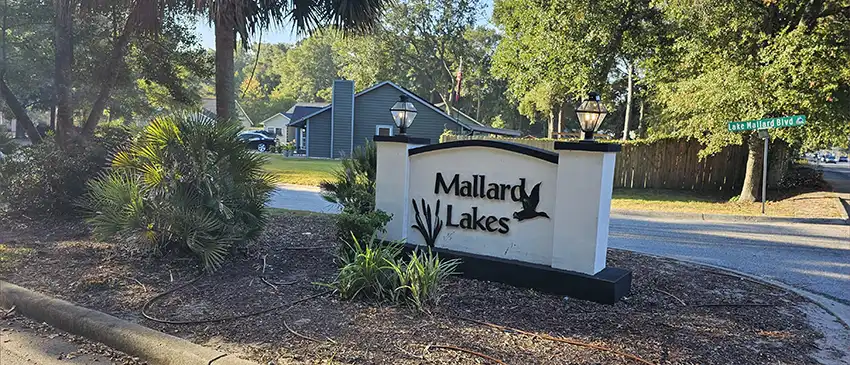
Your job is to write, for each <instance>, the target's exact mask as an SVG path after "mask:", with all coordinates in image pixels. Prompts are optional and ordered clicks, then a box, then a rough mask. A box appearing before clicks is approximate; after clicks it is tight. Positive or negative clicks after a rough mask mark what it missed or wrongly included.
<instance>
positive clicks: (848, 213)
mask: <svg viewBox="0 0 850 365" xmlns="http://www.w3.org/2000/svg"><path fill="white" fill-rule="evenodd" d="M835 204H836V205H838V213H840V214H841V218H842V219H844V220H845V221H847V222H850V201H848V202H844V200H843V199H841V198H839V197H835ZM848 224H850V223H848Z"/></svg>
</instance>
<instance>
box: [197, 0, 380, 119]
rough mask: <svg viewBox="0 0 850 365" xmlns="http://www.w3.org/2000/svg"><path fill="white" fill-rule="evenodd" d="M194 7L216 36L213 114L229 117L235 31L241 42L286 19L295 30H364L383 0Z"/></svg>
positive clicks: (205, 1)
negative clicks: (204, 14) (201, 11)
mask: <svg viewBox="0 0 850 365" xmlns="http://www.w3.org/2000/svg"><path fill="white" fill-rule="evenodd" d="M196 4H197V9H204V10H207V11H208V14H209V18H210V21H211V22H213V23H214V24H215V37H216V41H215V43H216V113H217V114H218V116H220V117H222V118H229V117H231V116H232V112H233V106H234V105H235V100H236V99H235V98H236V92H235V88H234V79H233V76H234V71H235V70H234V66H233V50H234V48H235V47H236V34H237V33H238V34H239V37H240V40H241V41H242V42H241V43H242V44H244V45H248V44H250V42H249V37H250V36H251V35H253V34H257V33H258V32H259V31H260V30H261V29H264V28H267V27H268V26H269V25H271V24H278V25H282V24H283V22H284V21H286V20H288V21H291V22H292V23H293V24H294V28H295V29H296V30H297V31H298V32H299V33H309V32H312V31H314V30H316V29H318V28H320V27H322V26H325V25H329V26H332V27H336V28H340V29H344V30H347V31H355V32H356V31H364V30H368V29H371V28H372V27H373V26H374V25H375V24H376V22H377V21H378V19H379V18H380V15H381V12H382V11H383V9H384V6H385V0H354V1H342V2H340V1H336V0H319V1H307V2H303V1H294V2H289V1H278V0H250V1H242V0H200V1H198V2H197V3H196Z"/></svg>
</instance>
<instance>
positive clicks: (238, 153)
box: [84, 114, 273, 271]
mask: <svg viewBox="0 0 850 365" xmlns="http://www.w3.org/2000/svg"><path fill="white" fill-rule="evenodd" d="M240 130H241V126H240V125H239V124H237V123H234V122H229V121H216V120H214V119H211V118H209V117H206V116H204V115H203V114H186V115H172V116H168V117H163V118H159V119H156V120H154V121H152V122H151V123H150V124H149V125H148V126H147V127H146V128H145V129H144V131H143V132H142V134H141V135H140V136H139V138H138V139H137V140H136V141H134V142H133V144H132V146H131V147H130V148H129V149H127V150H124V151H121V152H119V153H117V154H116V155H115V157H114V158H113V159H112V164H111V169H110V171H109V172H108V173H106V174H104V175H102V176H100V177H99V178H97V179H94V180H93V181H90V182H89V183H88V189H89V191H88V193H87V195H86V197H85V200H84V205H85V206H86V208H87V209H88V210H89V218H88V222H89V223H90V224H91V225H92V226H93V232H94V234H95V235H96V236H98V237H101V238H113V239H118V240H120V241H124V242H131V243H137V244H141V245H142V246H143V247H147V248H149V249H151V250H154V251H157V252H183V253H190V254H192V255H194V256H196V257H197V258H198V259H199V260H200V262H201V264H202V265H203V267H204V269H205V270H207V271H214V270H216V269H217V268H219V267H220V266H221V264H222V263H223V262H224V261H225V259H226V257H227V256H228V255H229V253H230V252H231V251H232V250H233V249H235V248H238V247H239V246H241V245H244V244H245V243H247V242H249V241H251V240H253V239H255V238H256V237H257V236H258V235H259V234H260V232H261V231H262V229H263V228H264V226H265V223H266V210H265V204H266V201H267V200H268V198H269V195H270V193H271V191H272V189H273V184H272V178H271V176H270V175H268V174H266V173H265V172H264V171H263V164H264V163H265V160H264V157H263V155H261V154H255V153H252V152H250V151H248V150H247V149H246V147H245V144H244V143H243V142H242V141H240V140H239V139H238V138H237V133H238V132H239V131H240Z"/></svg>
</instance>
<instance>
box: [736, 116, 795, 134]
mask: <svg viewBox="0 0 850 365" xmlns="http://www.w3.org/2000/svg"><path fill="white" fill-rule="evenodd" d="M803 124H806V116H805V115H794V116H790V117H778V118H767V119H759V120H745V121H743V122H729V125H728V128H729V131H730V132H737V131H752V130H756V129H773V128H785V127H799V126H801V125H803Z"/></svg>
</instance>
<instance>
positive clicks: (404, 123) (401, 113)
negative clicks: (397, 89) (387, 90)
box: [390, 95, 416, 134]
mask: <svg viewBox="0 0 850 365" xmlns="http://www.w3.org/2000/svg"><path fill="white" fill-rule="evenodd" d="M390 113H392V114H393V121H394V122H395V126H396V127H398V130H399V134H406V133H407V128H409V127H410V125H411V124H413V118H416V107H415V106H413V103H411V102H410V101H409V100H408V99H407V95H400V96H399V97H398V102H396V103H395V104H394V105H393V107H392V108H390Z"/></svg>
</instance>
